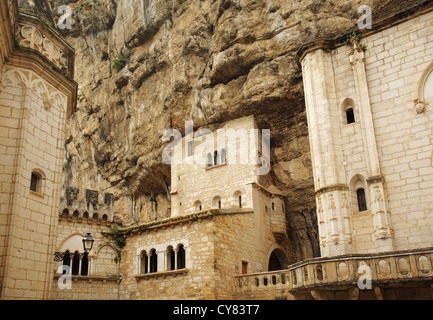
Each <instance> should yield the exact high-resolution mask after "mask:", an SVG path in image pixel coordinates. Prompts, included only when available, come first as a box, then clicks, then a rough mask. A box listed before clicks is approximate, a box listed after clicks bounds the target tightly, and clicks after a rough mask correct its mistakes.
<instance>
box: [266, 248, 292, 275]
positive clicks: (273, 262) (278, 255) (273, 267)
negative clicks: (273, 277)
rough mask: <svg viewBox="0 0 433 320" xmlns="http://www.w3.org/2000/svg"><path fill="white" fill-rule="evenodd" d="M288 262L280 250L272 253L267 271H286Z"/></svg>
mask: <svg viewBox="0 0 433 320" xmlns="http://www.w3.org/2000/svg"><path fill="white" fill-rule="evenodd" d="M288 265H289V260H287V257H286V255H285V254H284V252H283V251H282V250H281V249H275V250H274V251H272V253H271V256H270V257H269V264H268V271H278V270H284V269H287V267H288Z"/></svg>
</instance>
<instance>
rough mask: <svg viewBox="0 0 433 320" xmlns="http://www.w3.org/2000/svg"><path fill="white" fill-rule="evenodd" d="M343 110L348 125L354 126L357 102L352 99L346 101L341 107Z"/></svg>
mask: <svg viewBox="0 0 433 320" xmlns="http://www.w3.org/2000/svg"><path fill="white" fill-rule="evenodd" d="M341 109H342V111H343V113H344V117H345V122H346V124H352V123H355V122H356V119H355V102H354V101H353V100H352V99H350V98H347V99H345V100H344V101H343V103H342V105H341Z"/></svg>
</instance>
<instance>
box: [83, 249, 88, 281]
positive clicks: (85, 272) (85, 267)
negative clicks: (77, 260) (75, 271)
mask: <svg viewBox="0 0 433 320" xmlns="http://www.w3.org/2000/svg"><path fill="white" fill-rule="evenodd" d="M81 275H82V276H87V275H89V258H88V254H87V253H85V254H84V255H83V258H82V259H81Z"/></svg>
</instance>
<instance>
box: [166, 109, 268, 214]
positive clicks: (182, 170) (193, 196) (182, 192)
mask: <svg viewBox="0 0 433 320" xmlns="http://www.w3.org/2000/svg"><path fill="white" fill-rule="evenodd" d="M255 128H256V124H255V120H254V117H246V118H240V119H236V120H232V121H229V122H227V123H225V124H224V126H223V127H222V129H223V130H226V133H229V130H233V131H232V132H231V133H229V134H228V137H229V138H228V139H227V141H226V143H225V146H224V147H225V149H226V151H227V152H226V159H227V161H226V163H225V164H220V165H216V166H212V167H207V166H206V162H205V160H206V152H205V151H203V152H202V153H201V152H199V148H200V147H201V148H203V145H204V143H206V140H205V138H203V137H202V140H199V139H198V138H197V140H196V141H195V142H194V152H195V153H194V157H195V158H194V157H188V156H187V155H188V154H187V148H186V147H185V140H187V141H188V139H187V138H183V139H182V142H181V143H182V147H183V153H182V155H183V157H181V158H182V159H179V157H177V158H175V159H174V160H175V162H174V164H173V165H172V184H171V190H172V215H173V216H176V215H179V214H187V213H192V212H197V211H199V210H197V208H196V207H195V206H194V203H195V202H196V201H200V202H201V204H202V209H203V210H208V209H211V208H216V209H218V205H217V203H213V200H214V199H215V198H216V197H220V198H221V206H222V208H223V209H224V208H232V207H239V199H238V196H237V194H236V192H239V194H240V195H242V207H244V208H245V207H248V208H251V207H252V197H251V194H250V193H248V191H247V187H246V184H247V183H250V182H255V181H257V177H256V176H254V175H253V173H252V169H253V168H254V166H252V165H251V162H250V161H249V155H250V154H251V153H252V152H254V150H253V148H250V130H251V129H253V130H254V129H255ZM243 133H245V134H246V135H243ZM212 136H213V142H214V147H213V148H212V149H211V150H214V151H217V141H218V138H217V133H216V132H213V135H212ZM238 136H239V137H242V136H243V137H246V140H243V139H242V138H240V139H236V137H238ZM209 141H211V140H209ZM260 141H261V140H260ZM214 151H212V156H213V155H214ZM218 151H221V147H220V148H219V150H218ZM236 153H237V156H236V157H235V154H236ZM256 154H257V151H256ZM239 155H242V157H245V158H242V159H246V160H245V162H241V161H242V160H241V158H240V156H239ZM194 159H195V160H194ZM197 159H199V160H197ZM200 160H201V161H202V163H201V164H197V163H195V162H196V161H200ZM181 161H182V162H181Z"/></svg>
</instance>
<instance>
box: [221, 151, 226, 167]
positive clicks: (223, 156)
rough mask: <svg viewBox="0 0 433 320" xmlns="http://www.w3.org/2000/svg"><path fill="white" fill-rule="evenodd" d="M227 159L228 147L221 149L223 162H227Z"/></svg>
mask: <svg viewBox="0 0 433 320" xmlns="http://www.w3.org/2000/svg"><path fill="white" fill-rule="evenodd" d="M226 161H227V156H226V149H221V164H225V163H226Z"/></svg>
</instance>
